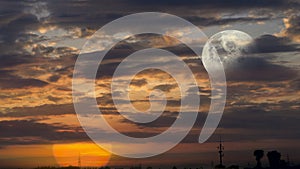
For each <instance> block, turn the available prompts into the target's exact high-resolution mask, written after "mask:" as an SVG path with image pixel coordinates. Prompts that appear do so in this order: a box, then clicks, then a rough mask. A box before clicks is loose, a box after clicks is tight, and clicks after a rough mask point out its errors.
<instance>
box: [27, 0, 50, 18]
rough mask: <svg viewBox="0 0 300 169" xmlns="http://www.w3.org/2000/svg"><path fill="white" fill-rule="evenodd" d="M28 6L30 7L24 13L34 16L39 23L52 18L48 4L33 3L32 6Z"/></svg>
mask: <svg viewBox="0 0 300 169" xmlns="http://www.w3.org/2000/svg"><path fill="white" fill-rule="evenodd" d="M28 6H29V7H28V8H26V9H25V10H24V12H25V13H30V14H32V15H34V16H35V17H36V18H37V20H38V21H39V22H40V21H42V20H45V19H46V18H48V17H49V16H50V11H49V10H48V7H47V2H33V3H31V4H28Z"/></svg>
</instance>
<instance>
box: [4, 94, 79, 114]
mask: <svg viewBox="0 0 300 169" xmlns="http://www.w3.org/2000/svg"><path fill="white" fill-rule="evenodd" d="M49 99H51V98H49ZM52 99H55V98H52ZM64 114H74V115H75V110H74V106H73V104H45V105H41V106H36V107H14V108H11V109H10V110H9V111H8V112H5V113H0V117H30V116H32V117H34V116H51V115H64Z"/></svg>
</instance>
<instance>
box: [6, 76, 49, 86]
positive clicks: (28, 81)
mask: <svg viewBox="0 0 300 169" xmlns="http://www.w3.org/2000/svg"><path fill="white" fill-rule="evenodd" d="M46 85H48V83H47V82H44V81H41V80H38V79H34V78H22V77H18V76H14V75H11V74H6V75H5V76H3V77H0V88H1V89H15V88H25V87H44V86H46Z"/></svg>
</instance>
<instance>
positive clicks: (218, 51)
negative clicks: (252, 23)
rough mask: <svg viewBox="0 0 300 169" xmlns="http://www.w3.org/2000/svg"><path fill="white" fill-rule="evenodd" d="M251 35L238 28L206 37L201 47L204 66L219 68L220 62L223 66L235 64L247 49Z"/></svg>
mask: <svg viewBox="0 0 300 169" xmlns="http://www.w3.org/2000/svg"><path fill="white" fill-rule="evenodd" d="M251 42H252V37H251V36H250V35H248V34H247V33H245V32H242V31H238V30H225V31H222V32H219V33H217V34H215V35H213V36H212V37H210V38H209V39H208V41H207V42H206V44H205V45H204V48H203V54H202V61H203V64H204V66H205V67H206V68H207V67H210V68H212V69H219V68H220V64H219V62H221V63H222V64H223V66H224V68H228V67H230V66H232V65H234V64H237V63H238V62H237V60H238V58H240V57H243V55H244V54H245V53H247V52H248V51H249V49H248V45H249V44H250V43H251Z"/></svg>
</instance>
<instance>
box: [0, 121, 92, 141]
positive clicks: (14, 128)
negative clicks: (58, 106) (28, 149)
mask: <svg viewBox="0 0 300 169" xmlns="http://www.w3.org/2000/svg"><path fill="white" fill-rule="evenodd" d="M0 128H1V133H0V142H1V145H11V144H24V143H27V144H33V143H40V144H41V143H45V142H46V143H47V142H48V143H49V142H50V141H63V140H86V139H87V136H86V134H85V133H84V132H83V131H82V129H81V128H79V127H78V128H76V127H74V128H70V127H66V126H63V125H56V126H54V125H50V124H45V123H39V122H36V121H33V120H13V121H0ZM22 137H23V138H24V139H25V138H28V137H36V138H37V139H33V140H32V141H33V143H32V142H31V141H27V142H26V141H24V140H23V139H18V138H22ZM7 138H10V139H11V142H10V141H7Z"/></svg>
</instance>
